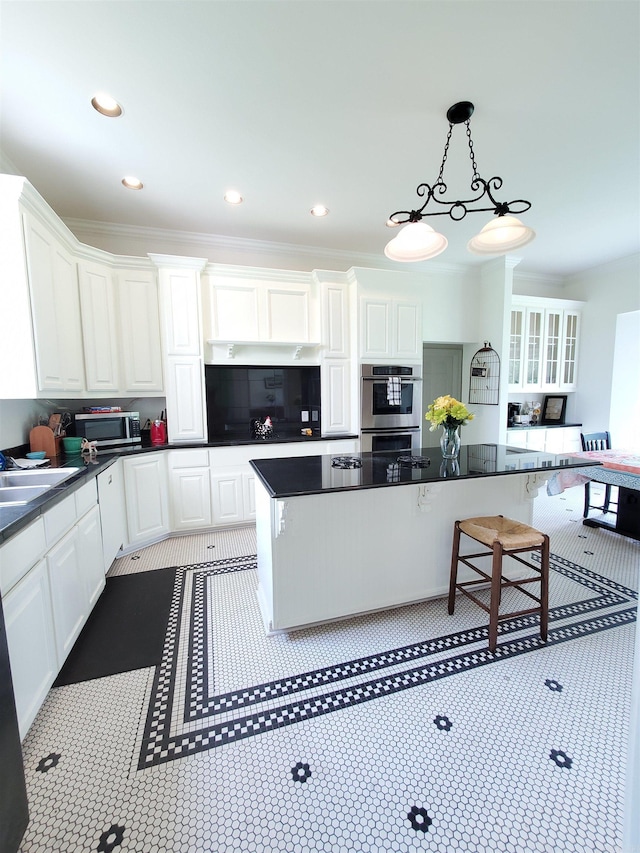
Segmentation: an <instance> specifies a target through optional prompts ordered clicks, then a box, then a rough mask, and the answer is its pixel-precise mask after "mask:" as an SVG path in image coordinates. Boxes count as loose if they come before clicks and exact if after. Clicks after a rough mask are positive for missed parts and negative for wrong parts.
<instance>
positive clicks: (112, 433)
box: [74, 412, 142, 448]
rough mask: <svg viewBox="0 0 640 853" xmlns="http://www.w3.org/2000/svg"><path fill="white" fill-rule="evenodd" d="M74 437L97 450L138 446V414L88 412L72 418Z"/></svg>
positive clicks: (139, 436) (139, 441)
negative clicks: (81, 439)
mask: <svg viewBox="0 0 640 853" xmlns="http://www.w3.org/2000/svg"><path fill="white" fill-rule="evenodd" d="M74 421H75V427H76V435H78V436H81V437H82V438H86V439H87V441H96V442H97V443H98V448H102V447H120V446H126V445H130V444H140V443H141V442H142V438H141V435H140V413H139V412H88V413H84V414H81V415H75V417H74Z"/></svg>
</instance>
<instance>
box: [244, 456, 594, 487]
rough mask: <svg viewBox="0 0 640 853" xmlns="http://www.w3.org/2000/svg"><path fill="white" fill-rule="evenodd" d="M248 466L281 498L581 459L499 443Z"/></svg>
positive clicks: (519, 470) (552, 466)
mask: <svg viewBox="0 0 640 853" xmlns="http://www.w3.org/2000/svg"><path fill="white" fill-rule="evenodd" d="M250 464H251V466H252V468H253V469H254V471H255V472H256V474H257V476H258V477H259V478H260V481H261V482H262V483H263V485H264V486H265V488H266V490H267V492H268V493H269V495H270V496H271V497H273V498H287V497H294V496H299V495H318V494H324V493H325V492H337V491H345V490H353V489H372V488H381V487H386V486H402V485H408V484H412V483H413V484H414V485H415V484H418V485H419V484H428V483H434V482H439V481H442V480H453V479H455V480H463V479H476V478H479V477H492V476H502V475H504V474H525V473H529V474H534V473H540V472H548V471H554V470H565V469H567V468H581V467H584V465H585V460H584V459H576V458H574V457H572V456H570V455H569V454H564V453H557V454H556V453H542V452H536V451H530V450H522V449H519V448H514V447H508V446H506V445H501V444H471V445H463V446H462V447H461V448H460V454H459V456H458V458H457V459H443V457H442V451H441V450H440V448H439V447H423V448H422V449H421V450H420V451H417V452H414V453H413V454H409V453H408V452H407V453H401V452H398V451H393V452H383V453H355V454H351V455H349V456H335V455H329V454H326V455H323V456H301V457H277V458H275V459H252V460H251V463H250ZM595 464H598V463H595ZM351 466H353V467H351Z"/></svg>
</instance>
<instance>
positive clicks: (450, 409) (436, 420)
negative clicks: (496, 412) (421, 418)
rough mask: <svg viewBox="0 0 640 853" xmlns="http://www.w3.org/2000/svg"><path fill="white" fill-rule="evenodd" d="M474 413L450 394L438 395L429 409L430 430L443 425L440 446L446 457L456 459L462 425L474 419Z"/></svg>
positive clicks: (427, 416) (426, 416) (427, 414)
mask: <svg viewBox="0 0 640 853" xmlns="http://www.w3.org/2000/svg"><path fill="white" fill-rule="evenodd" d="M473 417H474V416H473V415H472V414H471V412H470V411H469V410H468V409H467V407H466V406H465V405H464V403H461V402H460V401H459V400H456V399H455V397H450V396H449V395H448V394H447V395H445V396H443V397H437V398H436V399H435V400H434V401H433V403H432V404H431V405H430V406H429V408H428V409H427V412H426V414H425V419H426V420H428V421H429V422H430V423H431V426H430V428H429V429H430V431H431V432H433V431H434V430H436V429H438V427H442V435H441V437H440V447H441V449H442V456H443V458H444V459H456V458H457V456H458V453H459V452H460V427H461V426H463V425H464V424H466V423H467V422H468V421H472V420H473Z"/></svg>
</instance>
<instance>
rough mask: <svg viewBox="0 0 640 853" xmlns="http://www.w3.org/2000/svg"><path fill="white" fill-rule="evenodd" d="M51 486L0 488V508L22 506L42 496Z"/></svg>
mask: <svg viewBox="0 0 640 853" xmlns="http://www.w3.org/2000/svg"><path fill="white" fill-rule="evenodd" d="M50 488H51V486H46V485H43V486H0V507H2V506H22V505H24V504H28V503H29V502H30V501H32V500H34V499H35V498H38V497H40V495H43V494H44V493H45V492H46V491H47V490H48V489H50Z"/></svg>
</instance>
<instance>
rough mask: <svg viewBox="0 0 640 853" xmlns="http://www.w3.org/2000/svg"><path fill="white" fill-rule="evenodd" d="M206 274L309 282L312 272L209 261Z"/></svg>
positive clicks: (221, 276)
mask: <svg viewBox="0 0 640 853" xmlns="http://www.w3.org/2000/svg"><path fill="white" fill-rule="evenodd" d="M204 274H205V275H210V276H213V277H214V278H226V279H234V278H237V279H238V280H244V281H247V280H249V281H272V280H273V278H274V277H276V278H277V279H278V281H279V282H290V283H292V284H309V283H310V281H311V277H312V274H311V272H301V271H299V270H280V269H275V268H274V267H245V266H241V265H239V264H217V263H209V264H207V265H206V267H205V269H204Z"/></svg>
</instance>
